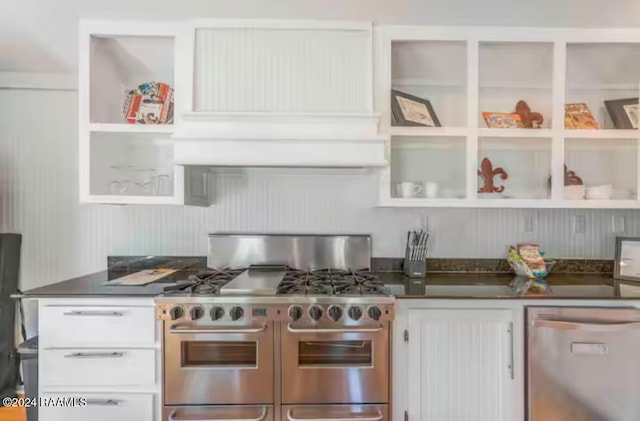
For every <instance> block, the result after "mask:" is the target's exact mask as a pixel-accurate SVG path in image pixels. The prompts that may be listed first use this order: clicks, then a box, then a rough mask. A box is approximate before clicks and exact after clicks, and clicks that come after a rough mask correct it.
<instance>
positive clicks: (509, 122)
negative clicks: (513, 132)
mask: <svg viewBox="0 0 640 421" xmlns="http://www.w3.org/2000/svg"><path fill="white" fill-rule="evenodd" d="M482 118H484V122H485V123H487V127H489V128H490V129H520V128H522V118H521V117H520V114H517V113H491V112H487V111H483V112H482Z"/></svg>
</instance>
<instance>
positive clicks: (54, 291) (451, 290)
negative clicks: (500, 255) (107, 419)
mask: <svg viewBox="0 0 640 421" xmlns="http://www.w3.org/2000/svg"><path fill="white" fill-rule="evenodd" d="M108 267H109V270H106V271H102V272H98V273H93V274H90V275H85V276H79V277H77V278H73V279H69V280H65V281H61V282H57V283H54V284H50V285H46V286H42V287H39V288H34V289H31V290H28V291H25V292H20V293H17V294H14V295H13V297H15V298H53V297H155V296H158V295H161V294H162V293H163V292H164V290H165V288H167V287H169V286H171V285H175V283H176V282H177V281H183V280H186V279H187V278H188V277H189V275H192V274H196V273H198V272H199V271H201V270H203V269H206V258H203V257H171V256H128V257H126V258H122V257H121V258H115V257H114V258H110V259H109V262H108ZM157 268H173V269H178V271H177V272H175V273H173V274H172V275H169V276H166V277H164V278H162V279H160V280H158V281H156V282H153V283H150V284H147V285H144V286H125V285H109V281H111V280H113V279H116V278H119V277H122V276H126V275H128V274H130V273H133V272H137V271H140V270H146V269H157ZM376 274H377V275H378V276H379V278H380V279H381V280H382V282H383V283H384V284H385V285H386V286H387V287H389V289H390V290H391V293H392V294H393V295H394V296H396V297H397V298H398V299H405V298H406V299H411V298H434V299H441V298H449V299H453V298H455V299H540V298H543V299H554V298H558V299H605V300H609V299H637V298H640V284H636V283H633V282H626V281H617V280H614V279H613V277H612V275H611V274H610V273H552V274H550V275H549V276H548V277H547V281H548V286H547V288H546V290H545V291H544V292H543V293H540V294H527V295H520V294H518V293H516V292H514V289H513V288H512V287H511V284H512V282H513V280H514V275H513V274H510V273H506V272H501V273H492V272H447V271H444V272H434V273H428V274H427V276H426V278H417V279H416V278H408V277H406V276H404V275H403V274H402V272H398V271H380V272H376Z"/></svg>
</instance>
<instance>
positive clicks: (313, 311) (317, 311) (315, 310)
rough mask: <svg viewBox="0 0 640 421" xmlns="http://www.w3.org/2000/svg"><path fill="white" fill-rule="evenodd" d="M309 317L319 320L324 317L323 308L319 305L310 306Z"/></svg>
mask: <svg viewBox="0 0 640 421" xmlns="http://www.w3.org/2000/svg"><path fill="white" fill-rule="evenodd" d="M309 317H311V318H312V319H313V320H315V321H318V320H320V318H321V317H322V308H320V307H318V306H311V307H309Z"/></svg>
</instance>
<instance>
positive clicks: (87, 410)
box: [38, 393, 154, 421]
mask: <svg viewBox="0 0 640 421" xmlns="http://www.w3.org/2000/svg"><path fill="white" fill-rule="evenodd" d="M74 397H75V398H78V397H79V398H86V400H87V402H86V405H85V406H76V407H65V406H62V405H57V406H41V407H40V408H39V409H38V412H39V418H40V419H41V420H46V421H87V420H91V421H113V420H122V421H128V420H132V421H133V420H135V421H153V419H154V418H153V395H136V394H126V395H124V394H112V393H75V394H73V393H68V394H67V393H65V394H61V393H44V394H42V395H41V398H44V400H46V401H47V402H51V400H52V399H56V400H58V401H57V402H58V403H61V402H60V401H61V400H63V399H65V398H74Z"/></svg>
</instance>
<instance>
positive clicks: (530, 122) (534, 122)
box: [516, 100, 544, 129]
mask: <svg viewBox="0 0 640 421" xmlns="http://www.w3.org/2000/svg"><path fill="white" fill-rule="evenodd" d="M516 113H517V114H518V115H519V116H520V120H522V127H524V128H525V129H534V128H535V129H539V128H540V127H541V126H542V123H543V122H544V117H542V114H540V113H536V112H532V111H531V108H529V104H527V103H526V102H525V101H522V100H520V101H518V103H517V104H516Z"/></svg>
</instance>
